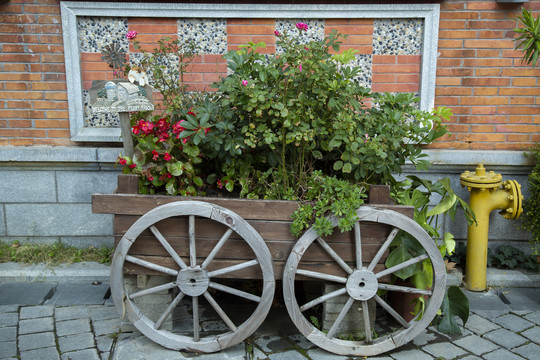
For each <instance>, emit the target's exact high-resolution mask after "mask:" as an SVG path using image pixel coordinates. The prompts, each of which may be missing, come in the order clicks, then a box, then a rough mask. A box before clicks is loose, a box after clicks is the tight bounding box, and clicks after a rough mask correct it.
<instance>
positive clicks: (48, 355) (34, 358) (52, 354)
mask: <svg viewBox="0 0 540 360" xmlns="http://www.w3.org/2000/svg"><path fill="white" fill-rule="evenodd" d="M44 359H47V360H55V359H60V356H59V355H58V351H57V350H56V347H48V348H44V349H36V350H29V351H21V360H44Z"/></svg>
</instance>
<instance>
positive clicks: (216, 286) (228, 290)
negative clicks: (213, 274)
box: [208, 281, 261, 302]
mask: <svg viewBox="0 0 540 360" xmlns="http://www.w3.org/2000/svg"><path fill="white" fill-rule="evenodd" d="M208 286H209V287H211V288H212V289H216V290H220V291H223V292H226V293H229V294H232V295H236V296H239V297H241V298H244V299H247V300H251V301H255V302H261V298H260V297H259V296H256V295H253V294H250V293H247V292H245V291H242V290H238V289H234V288H232V287H229V286H225V285H222V284H218V283H215V282H212V281H211V282H210V283H209V284H208Z"/></svg>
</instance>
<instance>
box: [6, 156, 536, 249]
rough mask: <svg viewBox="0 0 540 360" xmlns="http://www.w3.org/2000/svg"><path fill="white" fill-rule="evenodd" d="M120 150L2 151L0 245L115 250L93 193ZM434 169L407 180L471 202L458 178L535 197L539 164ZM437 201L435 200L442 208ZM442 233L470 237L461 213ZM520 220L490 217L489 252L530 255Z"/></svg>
mask: <svg viewBox="0 0 540 360" xmlns="http://www.w3.org/2000/svg"><path fill="white" fill-rule="evenodd" d="M121 151H122V149H121V148H77V147H73V148H71V147H43V148H39V147H32V148H18V147H3V148H0V194H1V195H0V241H13V240H19V241H21V242H38V243H39V242H49V243H51V242H62V243H66V244H70V245H76V246H81V247H86V246H90V245H94V246H100V245H104V244H106V245H112V243H113V237H112V234H113V221H112V215H107V214H92V210H91V196H92V194H93V193H112V192H113V191H114V189H115V188H116V177H117V174H119V173H120V168H115V167H114V162H115V160H116V158H117V156H118V154H119V153H120V152H121ZM426 153H427V154H428V156H429V157H428V160H429V161H431V162H432V167H431V169H430V170H429V171H428V172H418V171H416V170H414V168H412V167H411V166H406V167H405V169H404V171H405V172H404V174H403V176H405V175H407V174H415V175H419V176H422V177H425V178H429V179H430V180H437V179H439V178H442V177H446V176H448V177H449V178H450V179H451V183H452V187H453V189H454V191H456V192H457V194H458V195H459V196H460V197H462V198H463V199H464V200H467V201H468V199H469V194H468V191H467V190H466V189H464V188H462V187H461V185H460V183H459V176H460V174H461V173H462V172H464V171H465V170H469V171H474V169H475V167H476V165H477V164H478V163H480V162H483V163H484V165H485V167H486V169H487V171H495V172H496V173H500V174H502V176H503V180H517V181H518V183H520V184H521V185H522V190H523V193H524V195H525V196H527V195H528V190H527V175H528V173H529V172H530V170H531V169H532V159H531V158H530V157H527V156H524V155H523V152H512V151H492V152H482V151H450V150H440V151H439V150H430V151H426ZM436 203H437V199H433V201H432V204H433V205H435V204H436ZM440 223H441V224H442V227H443V228H442V230H443V231H450V232H452V233H453V234H454V235H455V238H456V240H465V239H466V238H467V224H466V222H465V219H464V217H463V214H462V213H458V214H457V216H456V220H455V222H453V221H452V220H451V219H450V218H449V217H447V218H444V219H440ZM520 225H521V222H520V221H519V220H507V219H504V218H503V217H502V216H500V215H499V214H498V213H497V211H493V212H492V213H491V216H490V230H489V245H490V247H496V246H498V245H499V244H501V243H507V242H510V243H512V244H513V245H515V246H517V247H520V248H522V249H524V250H528V249H529V247H528V239H529V238H530V234H529V233H528V232H526V231H524V230H522V229H521V228H520Z"/></svg>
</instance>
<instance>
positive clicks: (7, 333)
mask: <svg viewBox="0 0 540 360" xmlns="http://www.w3.org/2000/svg"><path fill="white" fill-rule="evenodd" d="M16 340H17V327H16V326H11V327H0V342H6V341H16ZM0 346H1V345H0Z"/></svg>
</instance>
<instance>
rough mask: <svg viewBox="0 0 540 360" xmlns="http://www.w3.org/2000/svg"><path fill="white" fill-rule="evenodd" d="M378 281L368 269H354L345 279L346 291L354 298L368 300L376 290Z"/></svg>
mask: <svg viewBox="0 0 540 360" xmlns="http://www.w3.org/2000/svg"><path fill="white" fill-rule="evenodd" d="M378 285H379V282H378V281H377V278H376V277H375V274H374V273H373V272H372V271H369V270H365V269H362V270H355V271H354V272H353V273H352V274H351V275H350V276H349V278H348V279H347V293H348V294H349V296H350V297H352V298H353V299H355V300H364V301H365V300H369V299H371V298H372V297H373V296H375V294H376V293H377V290H378Z"/></svg>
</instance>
